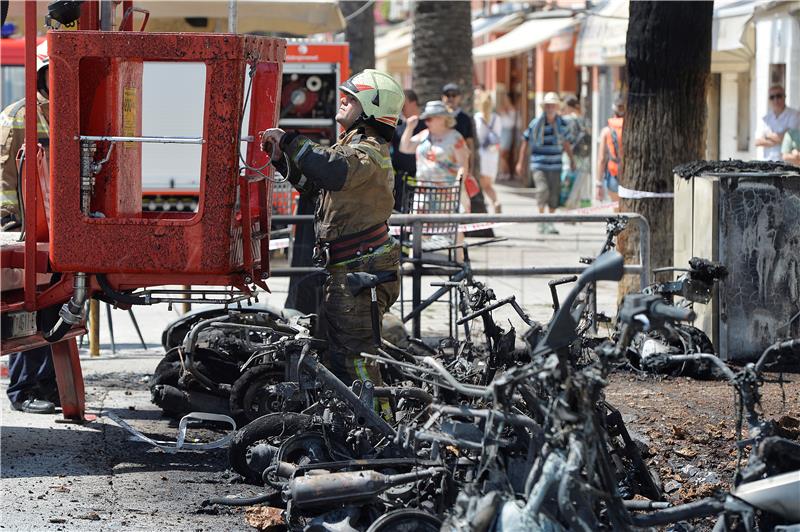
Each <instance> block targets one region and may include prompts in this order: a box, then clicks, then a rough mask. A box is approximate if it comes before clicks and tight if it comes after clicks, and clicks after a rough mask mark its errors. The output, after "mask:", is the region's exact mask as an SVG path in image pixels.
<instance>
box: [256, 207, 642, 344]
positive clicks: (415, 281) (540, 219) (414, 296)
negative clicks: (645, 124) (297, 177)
mask: <svg viewBox="0 0 800 532" xmlns="http://www.w3.org/2000/svg"><path fill="white" fill-rule="evenodd" d="M618 215H619V216H627V217H628V219H629V220H630V221H631V222H633V223H636V224H637V226H638V229H639V264H626V265H625V273H626V274H634V275H635V274H638V275H639V281H640V284H641V287H642V288H644V287H645V286H647V285H648V284H650V223H649V222H648V221H647V219H646V218H645V217H643V216H642V215H640V214H637V213H633V212H629V213H619V214H618ZM610 216H616V214H615V215H612V214H533V215H527V214H526V215H520V214H393V215H392V217H391V218H389V225H393V226H396V225H400V226H410V227H411V239H412V250H413V255H414V257H421V256H422V233H423V225H424V224H431V223H441V224H452V223H457V224H479V223H524V224H527V223H544V222H575V223H605V222H606V221H607V220H608V218H609V217H610ZM272 221H273V222H274V223H278V224H284V225H294V224H301V223H312V222H313V221H314V216H313V215H310V214H305V215H294V216H289V215H274V216H272ZM585 269H586V266H575V265H568V266H566V265H565V266H547V267H537V266H528V267H519V268H489V267H487V268H472V273H473V274H474V275H481V276H537V275H564V274H567V275H569V274H580V273H581V272H582V271H583V270H585ZM316 271H321V270H320V268H313V267H289V268H271V269H270V275H271V276H273V277H281V276H288V275H296V274H304V273H313V272H316ZM453 272H454V270H453V269H452V268H426V267H425V265H424V263H423V262H422V261H413V268H412V269H411V272H410V275H411V278H412V290H411V304H412V308H415V309H416V308H418V307H419V306H420V304H421V303H422V277H423V276H442V275H445V276H446V275H450V274H452V273H453ZM400 273H401V275H408V274H409V272H407V271H404V269H403V268H401V269H400ZM420 315H421V313H420V312H417V313H416V314H415V316H414V318H413V319H414V321H413V327H412V328H413V334H414V335H415V336H417V337H418V336H419V330H420Z"/></svg>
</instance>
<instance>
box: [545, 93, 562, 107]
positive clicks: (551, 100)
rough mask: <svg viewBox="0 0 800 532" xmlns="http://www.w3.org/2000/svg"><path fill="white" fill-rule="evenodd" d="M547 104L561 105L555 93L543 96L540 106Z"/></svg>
mask: <svg viewBox="0 0 800 532" xmlns="http://www.w3.org/2000/svg"><path fill="white" fill-rule="evenodd" d="M548 104H555V105H561V98H559V97H558V94H557V93H555V92H548V93H547V94H545V95H544V99H543V100H542V105H548Z"/></svg>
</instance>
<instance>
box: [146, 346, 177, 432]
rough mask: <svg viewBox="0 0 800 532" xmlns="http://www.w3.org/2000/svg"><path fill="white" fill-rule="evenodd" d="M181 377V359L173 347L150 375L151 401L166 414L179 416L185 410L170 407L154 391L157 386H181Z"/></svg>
mask: <svg viewBox="0 0 800 532" xmlns="http://www.w3.org/2000/svg"><path fill="white" fill-rule="evenodd" d="M180 378H181V361H180V357H179V356H178V350H177V349H171V350H169V351H168V352H167V354H166V355H164V358H162V359H161V361H160V362H159V363H158V365H157V366H156V369H155V371H153V376H152V377H150V382H149V387H150V394H151V401H152V402H153V404H155V405H156V406H158V407H159V408H161V410H163V412H164V415H166V416H170V417H175V418H178V417H180V416H182V415H183V414H184V413H185V412H177V411H173V410H171V409H170V407H169V405H168V404H166V403H164V402H163V401H161V400H160V397H161V395H160V394H158V393H154V391H155V390H156V386H174V387H175V388H178V387H179V384H178V380H179V379H180Z"/></svg>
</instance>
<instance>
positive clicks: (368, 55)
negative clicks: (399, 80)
mask: <svg viewBox="0 0 800 532" xmlns="http://www.w3.org/2000/svg"><path fill="white" fill-rule="evenodd" d="M368 4H369V5H368ZM299 7H302V4H299V5H298V8H299ZM373 8H374V5H373V2H372V1H371V0H366V1H365V0H357V1H353V0H347V1H340V2H339V9H341V11H342V15H344V16H345V18H347V17H348V16H351V15H353V14H355V13H356V12H358V14H357V15H355V16H353V18H351V19H349V20H348V21H347V25H346V26H345V29H344V34H345V39H346V40H347V42H348V43H350V72H351V73H353V74H355V73H357V72H361V71H362V70H364V69H365V68H375V16H374V13H373V11H372V10H373Z"/></svg>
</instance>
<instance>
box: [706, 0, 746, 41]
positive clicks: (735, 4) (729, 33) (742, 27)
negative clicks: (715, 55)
mask: <svg viewBox="0 0 800 532" xmlns="http://www.w3.org/2000/svg"><path fill="white" fill-rule="evenodd" d="M720 4H721V5H720ZM714 6H715V7H716V9H714V22H713V25H712V27H711V35H712V37H711V42H712V44H713V47H714V51H715V52H727V51H730V50H739V49H742V48H745V49H748V50H750V51H752V50H753V44H754V43H753V41H751V40H750V37H754V35H749V33H753V29H752V25H750V20H751V19H752V18H753V10H754V9H755V4H754V3H753V1H752V0H733V1H728V2H720V0H717V1H716V2H715V3H714ZM717 6H718V7H717Z"/></svg>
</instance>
